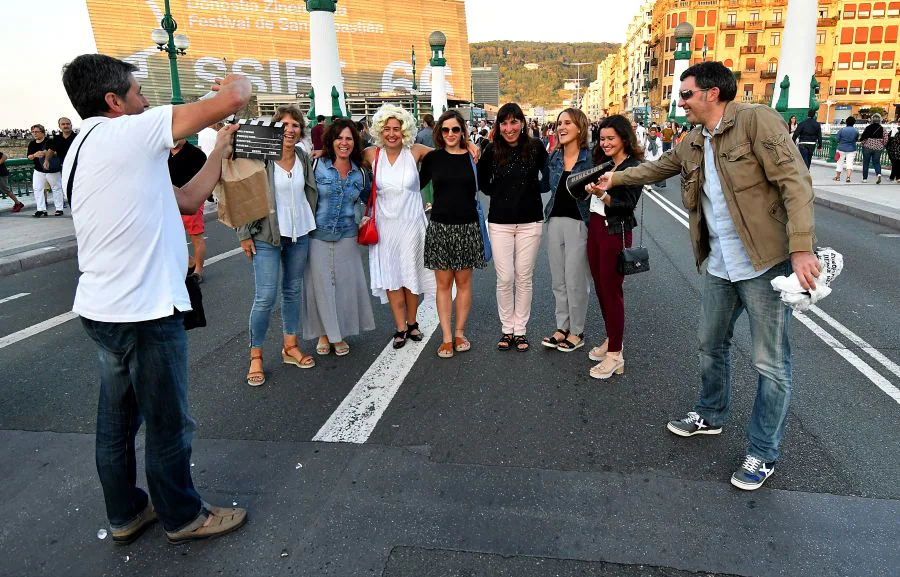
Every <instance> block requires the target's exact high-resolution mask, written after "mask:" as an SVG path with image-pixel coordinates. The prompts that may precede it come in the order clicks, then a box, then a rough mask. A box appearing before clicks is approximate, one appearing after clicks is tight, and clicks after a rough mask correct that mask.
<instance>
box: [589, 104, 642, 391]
mask: <svg viewBox="0 0 900 577" xmlns="http://www.w3.org/2000/svg"><path fill="white" fill-rule="evenodd" d="M631 127H632V125H631V124H629V122H628V120H627V119H626V118H625V117H624V116H622V115H621V114H615V115H613V116H609V117H607V118H605V119H604V120H603V121H602V122H601V123H600V141H599V142H598V143H597V147H596V148H595V149H594V165H595V166H597V165H600V164H603V163H605V162H608V161H610V160H611V161H612V162H613V168H612V170H611V171H610V172H609V173H607V174H610V173H612V172H615V171H622V170H625V169H627V168H631V167H633V166H637V165H638V164H640V163H641V162H642V161H643V159H644V153H643V150H642V149H641V146H640V144H639V143H638V137H637V134H635V133H634V131H633V130H632V128H631ZM587 191H588V192H590V193H591V194H593V195H594V198H592V199H591V206H590V210H591V213H592V214H591V220H590V224H589V226H588V248H587V255H588V262H589V264H590V269H591V276H592V277H593V278H594V289H595V291H596V293H597V300H598V301H599V302H600V311H601V313H602V314H603V324H604V325H605V326H606V340H605V341H603V343H602V344H600V346H597V347H594V348H593V349H591V351H590V352H589V353H588V358H590V359H591V360H592V361H595V362H598V364H597V365H595V366H594V367H592V368H591V370H590V375H591V376H592V377H594V378H595V379H608V378H610V377H612V376H613V375H614V374H617V375H621V374H622V373H624V372H625V357H624V354H623V346H622V342H623V339H624V336H625V292H624V289H623V285H624V283H625V277H624V276H623V275H622V273H621V272H619V270H618V268H617V267H616V263H617V261H618V257H619V253H620V252H622V249H623V248H625V247H630V246H631V240H632V239H631V231H632V229H634V227H635V226H637V220H636V219H635V218H634V208H635V206H637V203H638V200H640V197H641V186H640V185H637V184H629V185H619V186H613V187H608V188H605V189H601V188H599V187H597V186H596V185H590V186H589V187H588V189H587Z"/></svg>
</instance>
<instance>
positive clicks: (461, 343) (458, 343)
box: [453, 337, 472, 353]
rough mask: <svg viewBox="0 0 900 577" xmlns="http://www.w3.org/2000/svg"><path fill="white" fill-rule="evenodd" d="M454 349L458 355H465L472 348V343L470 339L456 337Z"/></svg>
mask: <svg viewBox="0 0 900 577" xmlns="http://www.w3.org/2000/svg"><path fill="white" fill-rule="evenodd" d="M453 348H454V349H455V350H456V352H458V353H464V352H466V351H467V350H469V349H471V348H472V343H470V342H469V339H467V338H466V337H454V338H453Z"/></svg>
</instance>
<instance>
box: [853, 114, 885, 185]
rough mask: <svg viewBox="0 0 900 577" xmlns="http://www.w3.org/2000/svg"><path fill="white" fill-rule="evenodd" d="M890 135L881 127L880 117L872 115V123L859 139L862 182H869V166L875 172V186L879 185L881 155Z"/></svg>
mask: <svg viewBox="0 0 900 577" xmlns="http://www.w3.org/2000/svg"><path fill="white" fill-rule="evenodd" d="M889 136H890V135H889V134H888V133H887V132H886V131H885V130H884V127H883V126H881V115H880V114H873V115H872V121H871V122H869V125H868V126H866V127H865V129H863V132H862V134H861V135H860V137H859V140H860V142H861V143H862V165H863V166H862V181H863V184H865V183H867V182H868V181H869V164H871V165H872V168H873V169H874V171H875V184H881V154H882V152H883V151H884V145H885V144H887V141H888V137H889Z"/></svg>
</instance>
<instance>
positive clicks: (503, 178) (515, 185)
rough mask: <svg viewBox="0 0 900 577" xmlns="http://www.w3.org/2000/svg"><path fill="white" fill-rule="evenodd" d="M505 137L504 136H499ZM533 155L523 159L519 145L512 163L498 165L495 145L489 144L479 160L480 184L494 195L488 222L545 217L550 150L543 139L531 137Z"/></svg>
mask: <svg viewBox="0 0 900 577" xmlns="http://www.w3.org/2000/svg"><path fill="white" fill-rule="evenodd" d="M498 136H499V137H500V138H503V136H502V135H498ZM530 148H531V154H530V155H529V156H528V157H527V158H525V159H523V158H522V155H521V154H519V150H518V148H516V149H514V150H513V151H511V154H510V158H509V162H507V163H506V164H504V165H502V166H501V165H498V164H497V162H496V157H495V150H496V149H495V148H494V144H493V143H491V144H489V145H488V146H487V147H486V148H485V149H484V154H482V155H481V160H479V161H478V184H479V188H480V189H481V191H482V192H483V193H485V194H487V195H489V196H490V197H491V208H490V212H489V213H488V221H490V222H493V223H495V224H525V223H529V222H541V221H543V220H544V203H543V202H542V201H541V186H542V184H541V175H542V173H543V172H546V170H547V150H546V149H545V148H544V147H543V145H542V144H541V141H540V140H537V139H532V140H531V147H530Z"/></svg>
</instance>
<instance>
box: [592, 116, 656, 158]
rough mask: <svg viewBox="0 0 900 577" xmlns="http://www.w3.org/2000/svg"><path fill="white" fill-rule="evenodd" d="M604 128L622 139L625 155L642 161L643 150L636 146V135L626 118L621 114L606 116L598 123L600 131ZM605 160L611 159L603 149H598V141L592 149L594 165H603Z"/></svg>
mask: <svg viewBox="0 0 900 577" xmlns="http://www.w3.org/2000/svg"><path fill="white" fill-rule="evenodd" d="M604 128H612V129H613V130H615V131H616V134H618V135H619V138H621V139H622V142H623V144H624V145H625V146H624V148H625V154H627V155H628V156H630V157H632V158H634V159H636V160H644V149H643V148H641V147H640V145H638V141H637V135H635V133H634V129H633V128H631V123H630V122H629V121H628V119H627V118H625V117H624V116H622V115H621V114H614V115H612V116H607V117H606V118H604V119H603V120H601V121H600V130H603V129H604ZM607 160H612V159H611V158H609V157H607V156H606V153H605V152H603V148H601V147H600V141H599V140H598V141H597V145H596V146H595V147H594V165H598V164H603V163H604V162H606V161H607Z"/></svg>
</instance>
